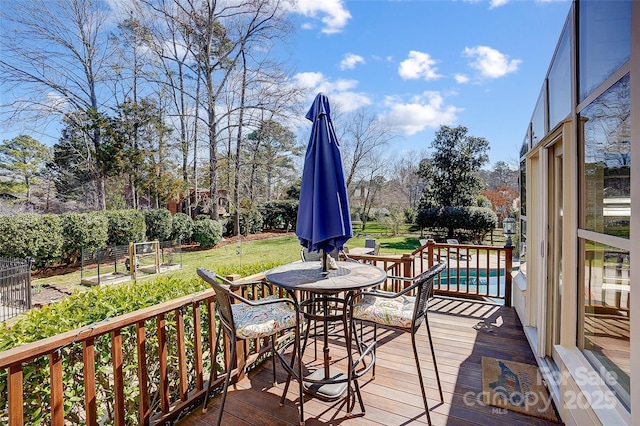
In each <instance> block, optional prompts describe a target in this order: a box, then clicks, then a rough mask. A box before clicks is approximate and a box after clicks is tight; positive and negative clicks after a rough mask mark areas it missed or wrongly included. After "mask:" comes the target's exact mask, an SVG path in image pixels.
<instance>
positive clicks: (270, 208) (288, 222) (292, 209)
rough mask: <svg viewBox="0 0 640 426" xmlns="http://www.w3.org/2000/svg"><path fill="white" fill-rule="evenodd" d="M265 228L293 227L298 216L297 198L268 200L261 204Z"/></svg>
mask: <svg viewBox="0 0 640 426" xmlns="http://www.w3.org/2000/svg"><path fill="white" fill-rule="evenodd" d="M259 211H260V214H261V215H262V218H263V224H264V228H270V229H286V230H289V229H293V228H295V224H296V220H297V218H298V201H297V200H275V201H268V202H266V203H263V204H261V205H260V206H259Z"/></svg>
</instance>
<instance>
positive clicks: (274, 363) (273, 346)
mask: <svg viewBox="0 0 640 426" xmlns="http://www.w3.org/2000/svg"><path fill="white" fill-rule="evenodd" d="M269 339H270V340H271V359H272V360H273V362H272V364H273V381H272V385H273V386H277V385H278V382H277V381H276V340H275V336H273V335H272V336H271V337H269Z"/></svg>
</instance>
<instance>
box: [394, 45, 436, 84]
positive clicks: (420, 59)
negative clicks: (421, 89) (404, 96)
mask: <svg viewBox="0 0 640 426" xmlns="http://www.w3.org/2000/svg"><path fill="white" fill-rule="evenodd" d="M435 64H436V61H435V60H433V59H431V56H429V54H428V53H423V52H417V51H415V50H412V51H410V52H409V57H408V58H407V59H405V60H404V61H402V62H400V66H399V67H398V74H400V77H402V78H403V79H405V80H415V79H418V78H424V79H425V80H434V79H436V78H439V77H441V76H440V75H438V74H437V72H436V71H437V70H438V69H437V68H436V67H435V66H434V65H435Z"/></svg>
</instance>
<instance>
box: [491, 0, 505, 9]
mask: <svg viewBox="0 0 640 426" xmlns="http://www.w3.org/2000/svg"><path fill="white" fill-rule="evenodd" d="M507 3H509V0H491V1H490V2H489V9H495V8H496V7H500V6H504V5H505V4H507Z"/></svg>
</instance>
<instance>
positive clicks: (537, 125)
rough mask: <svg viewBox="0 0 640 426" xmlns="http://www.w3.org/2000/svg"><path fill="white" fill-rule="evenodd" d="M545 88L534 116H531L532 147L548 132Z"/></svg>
mask: <svg viewBox="0 0 640 426" xmlns="http://www.w3.org/2000/svg"><path fill="white" fill-rule="evenodd" d="M544 92H545V91H544V88H543V90H542V92H540V97H538V102H536V108H535V109H534V110H533V117H531V147H532V148H533V147H534V146H536V145H537V144H538V143H539V142H540V141H541V140H542V138H544V135H546V134H547V128H546V126H545V122H546V121H545V111H544V104H545V95H544Z"/></svg>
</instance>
